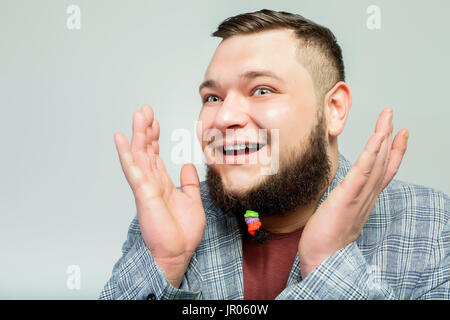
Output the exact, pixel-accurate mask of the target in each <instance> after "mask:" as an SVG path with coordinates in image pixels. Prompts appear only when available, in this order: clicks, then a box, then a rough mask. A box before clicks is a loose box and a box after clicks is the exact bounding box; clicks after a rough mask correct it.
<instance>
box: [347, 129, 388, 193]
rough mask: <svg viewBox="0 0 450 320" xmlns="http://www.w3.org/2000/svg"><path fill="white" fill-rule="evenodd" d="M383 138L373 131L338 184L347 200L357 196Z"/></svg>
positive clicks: (369, 173) (366, 178) (370, 171)
mask: <svg viewBox="0 0 450 320" xmlns="http://www.w3.org/2000/svg"><path fill="white" fill-rule="evenodd" d="M384 140H385V135H383V134H381V133H378V132H375V133H373V134H372V136H371V137H370V138H369V141H368V142H367V144H366V146H365V148H364V150H363V152H362V153H361V154H360V156H359V158H358V160H357V161H356V163H355V165H354V166H353V167H352V168H351V169H350V171H349V172H348V173H347V175H346V176H345V178H344V180H342V182H341V183H340V184H339V186H340V188H341V189H342V191H343V194H344V195H345V197H346V198H347V199H348V201H351V200H353V199H355V198H357V197H358V196H359V194H360V193H361V191H362V189H363V187H364V186H365V184H366V183H367V180H368V179H369V177H370V175H371V173H372V168H373V166H374V165H375V162H376V159H377V155H378V153H379V152H380V149H381V145H382V143H383V141H384Z"/></svg>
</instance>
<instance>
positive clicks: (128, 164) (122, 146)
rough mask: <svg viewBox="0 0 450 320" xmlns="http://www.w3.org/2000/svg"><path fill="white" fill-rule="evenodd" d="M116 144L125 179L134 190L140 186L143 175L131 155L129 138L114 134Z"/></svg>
mask: <svg viewBox="0 0 450 320" xmlns="http://www.w3.org/2000/svg"><path fill="white" fill-rule="evenodd" d="M114 142H115V144H116V149H117V153H118V154H119V160H120V164H121V166H122V170H123V172H124V174H125V177H126V179H127V181H128V183H129V184H130V186H131V188H132V189H133V190H134V188H135V187H136V186H137V185H138V184H139V182H140V180H141V179H142V178H143V173H142V171H141V170H140V169H139V167H137V166H136V165H135V164H134V161H133V155H132V153H131V147H130V144H129V143H128V140H127V138H126V137H125V136H124V135H123V134H122V133H120V132H117V133H116V134H114Z"/></svg>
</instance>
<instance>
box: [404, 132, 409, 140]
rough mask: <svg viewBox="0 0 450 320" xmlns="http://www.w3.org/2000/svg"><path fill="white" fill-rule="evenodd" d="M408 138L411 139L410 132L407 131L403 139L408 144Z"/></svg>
mask: <svg viewBox="0 0 450 320" xmlns="http://www.w3.org/2000/svg"><path fill="white" fill-rule="evenodd" d="M408 138H409V131H406V133H405V135H404V138H403V139H405V142H406V141H408Z"/></svg>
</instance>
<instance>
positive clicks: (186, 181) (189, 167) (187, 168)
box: [180, 163, 200, 199]
mask: <svg viewBox="0 0 450 320" xmlns="http://www.w3.org/2000/svg"><path fill="white" fill-rule="evenodd" d="M180 182H181V189H182V190H183V192H184V193H185V194H187V195H188V196H189V197H191V198H192V199H200V181H199V179H198V174H197V169H196V168H195V166H194V165H193V164H192V163H189V164H185V165H183V167H182V168H181V175H180Z"/></svg>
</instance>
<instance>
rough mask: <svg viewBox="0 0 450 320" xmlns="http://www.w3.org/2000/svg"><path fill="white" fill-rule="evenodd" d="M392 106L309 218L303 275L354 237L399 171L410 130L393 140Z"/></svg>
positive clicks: (301, 256)
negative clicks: (337, 183)
mask: <svg viewBox="0 0 450 320" xmlns="http://www.w3.org/2000/svg"><path fill="white" fill-rule="evenodd" d="M392 113H393V111H392V109H391V108H386V109H384V110H383V111H382V112H381V114H380V116H379V118H378V121H377V124H376V128H375V133H374V134H373V135H372V136H371V137H370V139H369V141H368V142H367V145H366V147H365V149H364V150H363V152H362V153H361V154H360V156H359V158H358V161H357V162H356V163H355V165H354V166H353V167H352V168H351V170H350V171H349V172H348V174H347V175H346V177H345V178H344V179H343V180H342V182H341V183H340V184H339V185H338V186H337V187H336V188H334V189H333V191H332V192H330V194H329V196H328V197H327V199H326V200H325V201H324V202H323V203H322V204H321V205H320V206H319V208H317V210H316V212H315V213H314V214H313V215H312V216H311V218H310V219H309V220H308V222H307V224H306V226H305V228H304V230H303V232H302V236H301V239H300V242H299V246H298V250H299V260H300V269H301V274H302V278H303V279H304V278H306V277H307V276H308V275H309V274H310V273H311V271H313V270H314V268H316V267H317V266H318V265H319V264H321V263H322V262H323V261H324V260H325V259H327V258H328V257H329V256H331V255H332V254H333V253H334V252H336V251H338V250H339V249H341V248H344V247H345V246H346V245H348V244H350V243H351V242H353V241H355V240H356V239H357V238H358V237H359V235H360V233H361V230H362V228H363V226H364V224H365V223H366V221H367V219H368V217H369V214H370V212H371V211H372V209H373V208H374V206H375V202H376V200H377V198H378V196H379V194H380V193H381V191H382V190H383V189H384V188H385V187H386V186H387V185H388V184H389V183H390V182H391V180H392V178H393V177H394V175H395V174H396V173H397V171H398V168H399V167H400V163H401V161H402V159H403V155H404V153H405V151H406V144H407V139H408V130H406V129H403V130H400V131H399V132H398V133H397V134H396V136H395V138H394V140H393V141H392V131H393V124H392Z"/></svg>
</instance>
